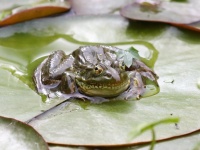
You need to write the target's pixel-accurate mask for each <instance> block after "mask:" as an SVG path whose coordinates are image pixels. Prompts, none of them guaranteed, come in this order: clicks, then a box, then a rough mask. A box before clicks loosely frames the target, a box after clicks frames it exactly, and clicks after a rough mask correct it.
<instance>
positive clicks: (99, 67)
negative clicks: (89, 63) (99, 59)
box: [94, 65, 103, 75]
mask: <svg viewBox="0 0 200 150" xmlns="http://www.w3.org/2000/svg"><path fill="white" fill-rule="evenodd" d="M94 72H95V74H96V75H99V74H101V73H102V72H103V68H102V67H101V66H100V65H96V66H95V67H94Z"/></svg>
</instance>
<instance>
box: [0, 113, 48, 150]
mask: <svg viewBox="0 0 200 150" xmlns="http://www.w3.org/2000/svg"><path fill="white" fill-rule="evenodd" d="M0 129H1V134H0V139H1V140H0V144H1V149H20V150H31V149H35V150H48V146H47V143H46V142H45V141H44V139H43V138H42V137H41V135H40V134H39V133H37V132H36V131H35V130H34V129H33V128H32V127H31V126H28V125H27V124H24V123H22V122H20V121H17V120H15V119H11V118H5V117H0Z"/></svg>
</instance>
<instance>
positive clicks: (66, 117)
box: [0, 15, 200, 146]
mask: <svg viewBox="0 0 200 150" xmlns="http://www.w3.org/2000/svg"><path fill="white" fill-rule="evenodd" d="M108 24H109V26H108ZM138 24H140V26H138ZM80 25H81V26H80ZM149 25H150V28H149V29H145V28H144V26H146V24H145V25H144V24H142V23H135V22H129V21H128V20H126V19H124V18H122V17H119V16H112V15H110V16H108V15H107V16H105V15H102V16H85V17H80V16H78V17H72V16H71V17H69V16H59V17H57V18H47V19H39V20H35V21H31V22H27V23H22V24H18V25H14V26H10V27H5V28H3V29H0V33H1V34H0V36H1V37H0V45H1V47H0V52H1V53H2V55H1V59H0V64H1V66H3V67H4V68H6V67H7V66H14V68H13V67H10V69H9V70H12V71H14V70H17V71H18V72H13V75H14V76H16V77H20V79H21V80H22V81H23V82H24V83H26V84H27V83H28V85H29V86H30V87H31V88H32V87H33V86H32V85H31V73H32V71H33V68H35V67H36V66H37V64H39V62H41V60H42V59H43V57H44V56H46V55H48V54H49V53H50V52H52V51H53V50H57V49H63V50H65V52H66V53H70V52H71V51H72V50H74V49H76V48H77V47H79V46H80V45H87V44H97V43H104V44H108V45H114V46H117V47H120V48H124V49H126V48H128V47H130V46H133V45H134V46H136V47H137V48H138V49H139V50H143V49H145V48H146V47H145V48H144V46H142V45H144V44H147V45H151V44H149V43H152V44H153V45H154V46H155V48H156V49H158V50H159V57H158V59H157V61H156V64H155V67H154V70H155V72H156V73H157V74H158V75H159V77H160V78H159V85H160V93H158V94H157V95H155V96H151V97H147V98H143V99H141V100H140V101H116V102H108V103H103V104H98V105H97V104H88V103H87V102H81V103H80V102H78V101H74V102H73V101H72V102H71V103H70V104H69V105H67V106H66V107H65V108H63V109H61V110H58V112H57V113H55V114H52V115H50V116H47V117H44V118H42V119H39V120H37V121H35V122H32V124H31V125H32V126H33V127H34V128H35V129H36V130H37V131H39V133H41V134H42V135H43V136H44V138H45V140H46V141H47V142H50V143H54V144H57V143H61V144H66V145H70V144H71V145H93V146H96V145H99V146H101V145H120V144H125V145H126V144H128V143H129V144H130V143H131V144H138V143H141V142H145V141H151V134H150V132H148V133H145V134H143V135H142V136H139V137H138V138H136V139H133V140H130V139H129V133H130V131H133V130H135V131H137V129H138V127H139V126H140V125H141V124H143V123H151V122H154V121H157V120H160V119H162V118H166V117H180V120H181V121H180V123H178V125H175V124H168V125H162V126H158V127H156V129H155V131H156V135H157V138H158V139H166V138H170V137H172V136H177V135H182V134H185V133H189V132H192V131H194V130H197V129H199V128H200V126H199V120H200V118H199V115H198V114H199V113H200V112H199V105H200V103H199V101H200V100H199V89H198V87H197V79H198V78H199V75H200V71H199V69H198V68H199V66H198V63H197V62H198V58H199V57H200V53H199V45H198V44H199V43H200V41H199V38H198V37H199V35H198V34H195V33H187V32H184V31H180V30H178V29H176V28H174V27H170V26H166V25H162V24H158V25H159V26H154V24H149ZM158 29H159V30H158ZM172 35H173V36H172ZM141 39H142V40H143V41H141ZM135 40H137V41H138V40H140V42H137V41H135ZM144 40H146V42H145V41H144ZM139 43H140V44H139ZM141 43H143V44H141ZM147 47H148V46H147ZM14 54H17V55H14ZM11 56H12V57H11ZM7 68H8V67H7ZM1 72H4V71H3V70H1ZM4 73H5V72H4ZM20 73H22V74H23V75H22V76H20V75H21V74H20ZM10 78H12V79H14V80H17V78H15V77H12V76H8V75H5V76H4V77H3V78H2V81H1V82H0V84H1V86H2V89H3V87H4V89H5V91H7V92H8V93H9V92H10V91H13V93H14V94H13V95H15V96H13V95H12V96H10V97H9V94H8V93H6V92H5V91H4V92H2V93H1V95H4V97H6V96H8V97H9V98H8V99H9V101H8V100H7V101H6V100H5V99H3V98H2V99H1V102H4V107H3V106H2V108H0V111H1V113H2V115H5V116H11V117H14V118H18V119H20V120H22V121H26V120H27V119H29V117H30V118H31V117H33V116H34V115H35V114H37V113H40V110H43V109H47V108H48V107H50V106H52V105H55V104H56V103H58V102H59V100H55V101H52V102H48V103H46V104H45V103H43V102H42V100H41V98H40V97H39V96H38V95H37V94H36V93H35V92H34V90H33V88H32V89H31V88H28V87H27V86H26V84H23V83H22V82H21V81H19V82H20V84H19V86H18V84H17V85H15V86H16V89H17V90H15V88H14V87H12V86H10V84H9V85H7V84H6V83H7V81H8V80H10ZM27 79H28V80H27ZM172 81H174V82H173V83H171V82H172ZM14 83H15V82H13V84H12V85H14ZM20 85H21V86H22V87H23V89H26V90H25V91H23V90H22V91H23V92H24V93H23V94H22V93H20V92H18V90H19V89H20ZM22 91H21V92H22ZM29 94H30V95H29ZM22 97H23V98H22ZM26 100H30V101H29V102H27V103H26ZM16 104H18V105H16ZM40 104H41V105H42V106H40ZM22 106H24V107H22ZM27 106H29V108H28V107H27ZM12 107H15V109H12ZM17 108H20V109H17ZM25 110H26V111H25ZM21 111H22V112H23V113H21Z"/></svg>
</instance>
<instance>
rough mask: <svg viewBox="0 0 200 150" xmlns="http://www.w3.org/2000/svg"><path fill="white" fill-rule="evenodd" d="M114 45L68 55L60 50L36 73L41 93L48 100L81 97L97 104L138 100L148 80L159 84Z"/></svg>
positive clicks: (91, 47) (82, 49) (146, 69)
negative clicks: (117, 100)
mask: <svg viewBox="0 0 200 150" xmlns="http://www.w3.org/2000/svg"><path fill="white" fill-rule="evenodd" d="M119 51H123V50H121V49H119V48H116V47H111V46H103V45H98V46H83V47H80V48H78V49H77V50H75V51H73V52H72V53H71V54H69V55H66V54H65V53H64V52H63V51H61V50H58V51H55V52H53V53H52V54H51V55H49V56H48V57H47V58H46V59H45V60H44V61H43V62H42V63H41V64H40V65H39V66H38V68H37V69H36V70H35V72H34V76H33V79H34V82H35V85H36V88H37V91H38V93H40V94H44V95H47V96H49V97H55V96H58V97H63V98H71V97H75V98H82V99H88V100H91V101H92V102H95V103H100V102H104V101H108V100H109V99H110V98H111V99H131V98H137V99H139V98H140V96H141V95H142V94H143V93H144V92H145V78H147V79H150V80H152V81H155V82H156V83H157V76H156V74H155V73H154V72H153V71H152V70H151V69H150V68H149V67H147V66H146V65H145V64H144V63H142V62H141V61H139V60H137V59H134V58H133V60H132V65H131V66H130V67H127V66H125V64H124V62H123V58H122V57H119V56H118V55H117V54H118V52H119Z"/></svg>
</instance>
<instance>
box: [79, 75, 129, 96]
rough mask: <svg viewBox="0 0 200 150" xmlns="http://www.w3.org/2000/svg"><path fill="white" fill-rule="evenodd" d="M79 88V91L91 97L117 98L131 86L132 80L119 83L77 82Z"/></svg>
mask: <svg viewBox="0 0 200 150" xmlns="http://www.w3.org/2000/svg"><path fill="white" fill-rule="evenodd" d="M76 83H77V85H78V87H79V91H80V92H81V93H84V94H86V95H89V96H100V97H115V96H118V95H120V94H121V93H123V92H124V91H125V90H126V89H127V88H128V87H129V85H130V79H129V78H126V79H124V80H121V81H119V82H114V83H112V82H109V83H103V82H92V83H91V84H89V83H88V82H84V81H81V80H76Z"/></svg>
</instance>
